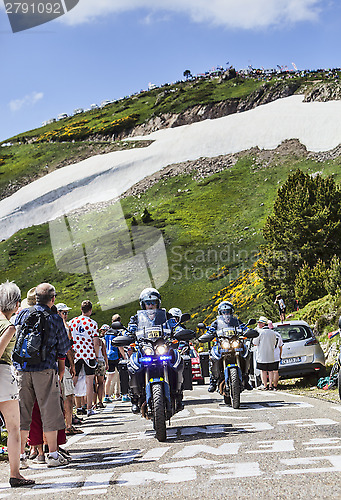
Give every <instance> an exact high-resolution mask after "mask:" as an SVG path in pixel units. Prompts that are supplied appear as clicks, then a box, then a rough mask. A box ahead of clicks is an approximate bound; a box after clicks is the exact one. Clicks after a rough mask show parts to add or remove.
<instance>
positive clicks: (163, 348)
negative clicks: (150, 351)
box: [155, 345, 167, 355]
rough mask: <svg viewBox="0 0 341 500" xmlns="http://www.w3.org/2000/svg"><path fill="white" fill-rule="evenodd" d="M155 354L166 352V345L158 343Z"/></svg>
mask: <svg viewBox="0 0 341 500" xmlns="http://www.w3.org/2000/svg"><path fill="white" fill-rule="evenodd" d="M155 351H156V354H160V355H162V354H166V352H167V347H166V346H165V345H158V346H157V348H156V349H155Z"/></svg>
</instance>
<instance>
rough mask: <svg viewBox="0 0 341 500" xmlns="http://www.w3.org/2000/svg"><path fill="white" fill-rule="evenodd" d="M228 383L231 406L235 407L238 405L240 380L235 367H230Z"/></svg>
mask: <svg viewBox="0 0 341 500" xmlns="http://www.w3.org/2000/svg"><path fill="white" fill-rule="evenodd" d="M229 384H230V395H231V401H232V408H235V409H237V408H239V407H240V381H239V377H238V371H237V368H231V369H230V376H229Z"/></svg>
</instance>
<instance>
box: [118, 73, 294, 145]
mask: <svg viewBox="0 0 341 500" xmlns="http://www.w3.org/2000/svg"><path fill="white" fill-rule="evenodd" d="M299 87H300V85H299V83H297V82H285V83H284V82H278V83H276V84H271V85H270V84H266V83H265V84H264V85H262V86H261V87H260V88H259V89H257V90H256V91H255V92H252V93H251V94H250V95H249V96H247V97H246V98H234V99H227V100H225V101H220V102H217V103H209V104H198V105H197V106H193V107H191V108H188V109H186V110H185V111H183V112H182V113H174V114H172V113H165V114H162V115H158V116H154V117H153V118H151V119H150V120H148V121H147V122H145V123H143V124H141V125H138V126H137V127H134V128H133V129H132V130H130V131H125V132H122V134H120V135H119V136H118V137H117V139H123V138H124V137H134V136H137V135H147V134H150V133H151V132H155V131H156V130H160V129H164V128H171V127H180V126H181V125H190V124H191V123H195V122H200V121H203V120H214V119H215V118H221V117H222V116H228V115H231V114H233V113H241V112H242V111H248V110H250V109H253V108H256V107H257V106H260V105H261V104H267V103H269V102H272V101H276V100H277V99H281V98H283V97H289V96H291V95H293V94H294V93H295V92H296V91H297V90H298V89H299Z"/></svg>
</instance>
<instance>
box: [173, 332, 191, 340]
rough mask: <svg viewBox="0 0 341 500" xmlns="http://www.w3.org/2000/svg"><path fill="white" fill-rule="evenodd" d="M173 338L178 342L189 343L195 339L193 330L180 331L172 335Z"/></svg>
mask: <svg viewBox="0 0 341 500" xmlns="http://www.w3.org/2000/svg"><path fill="white" fill-rule="evenodd" d="M174 338H175V339H176V340H179V341H180V340H184V341H189V340H192V339H194V338H195V333H194V332H193V330H180V331H179V332H176V333H174Z"/></svg>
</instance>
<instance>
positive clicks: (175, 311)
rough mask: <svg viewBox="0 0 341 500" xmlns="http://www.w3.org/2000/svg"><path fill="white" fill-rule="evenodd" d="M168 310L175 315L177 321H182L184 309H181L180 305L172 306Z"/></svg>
mask: <svg viewBox="0 0 341 500" xmlns="http://www.w3.org/2000/svg"><path fill="white" fill-rule="evenodd" d="M168 312H169V314H171V315H172V316H173V318H175V319H176V322H177V323H180V319H181V316H182V311H181V309H179V307H172V308H171V309H169V311H168Z"/></svg>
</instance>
